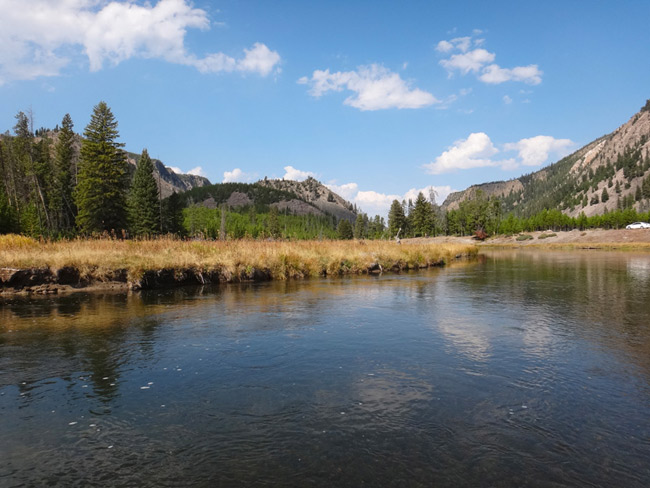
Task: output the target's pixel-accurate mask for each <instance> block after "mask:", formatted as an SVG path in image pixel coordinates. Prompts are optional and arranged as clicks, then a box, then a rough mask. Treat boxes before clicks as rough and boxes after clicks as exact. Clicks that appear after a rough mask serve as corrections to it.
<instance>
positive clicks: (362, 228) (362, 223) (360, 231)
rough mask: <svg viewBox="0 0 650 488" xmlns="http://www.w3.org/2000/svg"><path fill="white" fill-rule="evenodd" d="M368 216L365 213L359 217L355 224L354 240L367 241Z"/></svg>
mask: <svg viewBox="0 0 650 488" xmlns="http://www.w3.org/2000/svg"><path fill="white" fill-rule="evenodd" d="M367 227H368V216H367V215H366V214H364V213H360V214H358V215H357V219H356V220H355V222H354V238H355V239H365V238H366V237H367Z"/></svg>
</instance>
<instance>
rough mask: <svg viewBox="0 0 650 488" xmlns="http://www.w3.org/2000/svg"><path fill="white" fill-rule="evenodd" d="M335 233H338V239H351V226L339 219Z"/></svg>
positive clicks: (348, 222) (347, 221) (344, 220)
mask: <svg viewBox="0 0 650 488" xmlns="http://www.w3.org/2000/svg"><path fill="white" fill-rule="evenodd" d="M336 232H337V233H338V236H339V239H352V237H353V233H352V224H351V223H350V221H349V220H346V219H341V220H340V221H339V225H338V226H337V228H336Z"/></svg>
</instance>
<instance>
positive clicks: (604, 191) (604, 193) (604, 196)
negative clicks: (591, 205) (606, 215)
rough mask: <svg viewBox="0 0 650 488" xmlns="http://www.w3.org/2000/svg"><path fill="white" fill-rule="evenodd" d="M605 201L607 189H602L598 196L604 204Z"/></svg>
mask: <svg viewBox="0 0 650 488" xmlns="http://www.w3.org/2000/svg"><path fill="white" fill-rule="evenodd" d="M607 200H609V193H608V192H607V188H603V193H602V194H601V195H600V201H601V202H603V203H604V202H606V201H607Z"/></svg>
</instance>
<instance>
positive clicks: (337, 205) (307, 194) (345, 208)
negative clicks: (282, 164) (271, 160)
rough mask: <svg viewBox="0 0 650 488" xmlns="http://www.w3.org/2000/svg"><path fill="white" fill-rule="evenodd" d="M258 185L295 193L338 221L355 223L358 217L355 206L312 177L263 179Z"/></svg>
mask: <svg viewBox="0 0 650 488" xmlns="http://www.w3.org/2000/svg"><path fill="white" fill-rule="evenodd" d="M257 184H258V185H262V186H264V187H267V188H273V189H276V190H282V191H288V192H291V193H294V194H295V195H296V196H298V197H299V198H300V199H301V200H303V201H305V202H307V203H309V204H310V205H313V206H314V207H316V208H317V209H318V210H320V211H321V212H322V213H327V214H330V215H334V216H336V218H337V219H346V220H349V221H352V222H353V221H354V220H355V219H356V217H357V214H356V212H355V210H354V206H353V205H352V204H351V203H350V202H348V201H347V200H345V199H343V198H342V197H341V196H339V195H337V194H336V193H334V192H333V191H331V190H330V189H329V188H327V187H326V186H325V185H323V184H322V183H321V182H320V181H318V180H316V179H314V178H311V177H310V178H307V179H306V180H305V181H291V180H269V179H263V180H260V181H258V182H257ZM284 205H285V206H287V205H289V204H288V203H287V204H284ZM289 207H290V206H289ZM290 208H291V207H290Z"/></svg>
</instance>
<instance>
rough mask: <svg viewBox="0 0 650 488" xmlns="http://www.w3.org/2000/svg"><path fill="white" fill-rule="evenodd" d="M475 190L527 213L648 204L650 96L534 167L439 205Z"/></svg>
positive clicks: (641, 207) (597, 211) (467, 196)
mask: <svg viewBox="0 0 650 488" xmlns="http://www.w3.org/2000/svg"><path fill="white" fill-rule="evenodd" d="M478 190H482V191H483V192H484V194H485V195H486V196H488V197H496V198H499V199H500V200H501V201H502V203H503V210H504V212H514V213H515V214H516V215H519V216H524V217H526V216H529V215H533V214H535V213H537V212H540V211H541V210H544V209H558V210H561V211H562V212H564V213H566V214H567V215H569V216H572V217H574V216H577V215H579V214H580V213H581V212H584V213H585V215H587V216H592V215H598V214H602V213H604V212H606V211H610V210H616V209H618V208H634V209H636V210H637V211H647V209H648V208H649V207H650V100H648V102H647V103H646V104H645V106H644V107H643V108H642V109H641V110H640V111H639V112H638V113H637V114H635V115H634V116H633V117H632V118H631V119H630V120H629V121H628V122H626V123H625V124H623V125H622V126H620V127H619V128H618V129H616V130H615V131H614V132H612V133H611V134H608V135H606V136H603V137H601V138H599V139H596V140H595V141H593V142H591V143H589V144H587V145H586V146H584V147H583V148H581V149H579V150H578V151H576V152H574V153H573V154H571V155H569V156H567V157H565V158H564V159H562V160H560V161H558V162H557V163H554V164H551V165H549V166H547V167H545V168H543V169H541V170H539V171H537V172H534V173H531V174H528V175H524V176H521V177H519V178H516V179H513V180H508V181H500V182H491V183H484V184H481V185H474V186H471V187H469V188H467V189H466V190H464V191H462V192H456V193H452V194H451V195H449V196H448V197H447V199H446V200H445V202H444V203H443V208H446V209H449V210H452V209H454V208H458V204H459V203H460V202H461V201H463V200H465V199H470V198H473V196H474V195H475V194H476V192H477V191H478Z"/></svg>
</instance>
